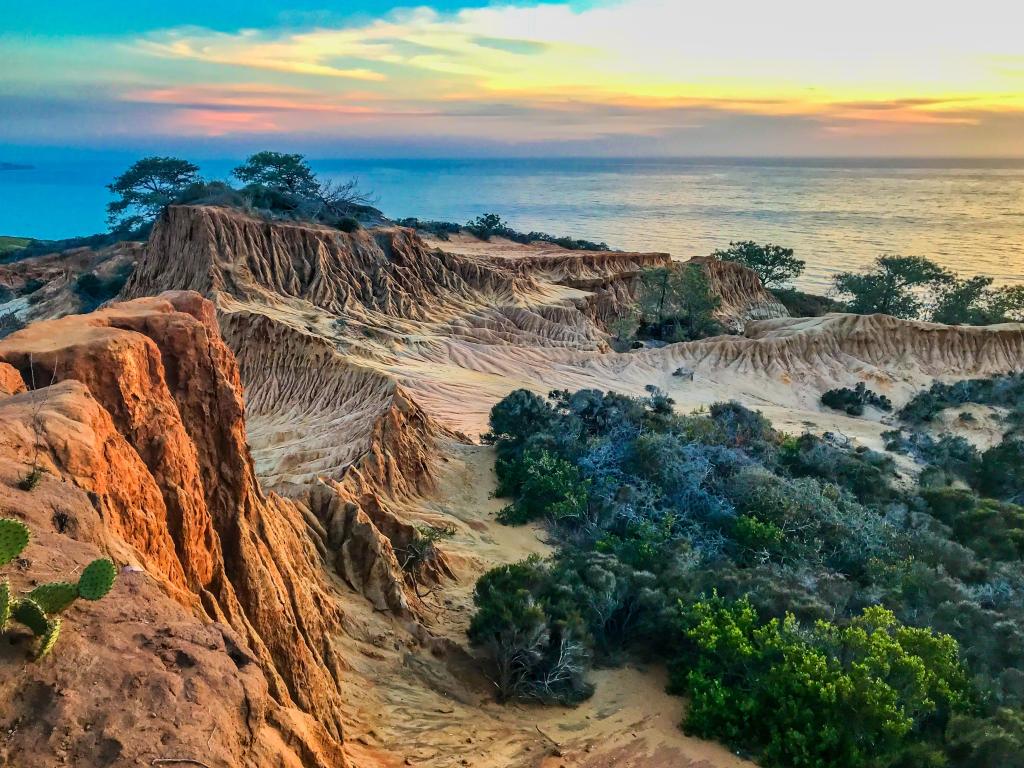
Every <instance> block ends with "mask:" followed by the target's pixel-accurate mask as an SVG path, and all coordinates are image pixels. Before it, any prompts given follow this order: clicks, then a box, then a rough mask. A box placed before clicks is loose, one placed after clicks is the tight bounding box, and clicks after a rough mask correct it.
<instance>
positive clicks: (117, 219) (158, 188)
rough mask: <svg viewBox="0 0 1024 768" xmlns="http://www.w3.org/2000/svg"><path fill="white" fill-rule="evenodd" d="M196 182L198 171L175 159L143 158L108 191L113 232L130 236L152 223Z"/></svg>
mask: <svg viewBox="0 0 1024 768" xmlns="http://www.w3.org/2000/svg"><path fill="white" fill-rule="evenodd" d="M198 181H199V167H198V166H196V165H193V164H192V163H190V162H188V161H187V160H181V159H180V158H177V157H144V158H142V159H141V160H139V161H138V162H136V163H135V164H134V165H132V167H131V168H129V169H128V170H127V171H125V172H124V173H122V174H121V175H120V176H118V177H117V178H116V179H114V180H113V181H112V182H111V183H110V184H108V185H107V189H109V190H110V191H111V192H113V193H114V194H115V195H116V196H117V199H116V200H113V201H111V202H110V203H108V204H107V222H108V224H109V225H110V229H111V231H112V232H131V231H133V230H136V229H139V228H140V227H142V226H144V225H146V224H149V223H151V222H152V221H153V220H154V219H156V217H157V216H159V215H160V213H161V212H162V211H163V209H164V208H166V207H167V206H168V205H170V204H171V203H173V202H174V200H175V198H177V197H178V196H179V195H180V194H181V193H182V192H184V191H185V190H186V189H188V187H190V186H191V185H193V184H195V183H197V182H198Z"/></svg>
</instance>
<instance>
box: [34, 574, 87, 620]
mask: <svg viewBox="0 0 1024 768" xmlns="http://www.w3.org/2000/svg"><path fill="white" fill-rule="evenodd" d="M28 596H29V599H30V600H33V601H35V603H36V604H37V605H38V606H39V607H40V608H42V609H43V611H44V612H45V613H60V612H62V611H63V610H64V609H65V608H67V607H68V606H69V605H71V604H72V603H73V602H75V600H76V599H77V598H78V587H76V586H75V585H74V584H69V583H68V582H66V581H57V582H53V583H51V584H40V585H39V586H38V587H36V588H35V589H33V590H32V591H31V592H29V593H28Z"/></svg>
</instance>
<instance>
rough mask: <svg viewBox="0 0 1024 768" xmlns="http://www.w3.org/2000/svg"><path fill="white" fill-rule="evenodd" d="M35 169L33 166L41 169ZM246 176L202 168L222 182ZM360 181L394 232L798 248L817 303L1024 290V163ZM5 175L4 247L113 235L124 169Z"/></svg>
mask: <svg viewBox="0 0 1024 768" xmlns="http://www.w3.org/2000/svg"><path fill="white" fill-rule="evenodd" d="M18 159H19V160H22V159H24V160H25V161H26V162H32V160H31V158H20V157H19V158H18ZM233 164H234V163H233V162H231V161H227V160H225V161H210V162H205V163H201V165H202V166H203V171H204V173H206V174H207V175H208V176H210V177H213V178H223V177H226V175H227V173H228V172H229V169H230V168H231V167H232V165H233ZM312 164H313V166H314V168H315V169H316V170H317V171H318V172H320V173H322V174H325V175H328V176H336V177H338V178H348V177H351V176H355V177H357V178H358V179H359V180H360V181H361V183H362V186H363V187H364V189H366V190H370V191H372V192H373V193H374V195H375V197H376V198H377V205H378V207H380V208H381V209H382V210H383V211H384V213H385V214H387V215H389V216H392V217H403V216H417V217H420V218H431V219H444V220H450V221H460V222H462V221H466V220H467V219H470V218H472V217H475V216H477V215H478V214H481V213H486V212H491V211H494V212H497V213H500V214H501V215H502V216H504V217H505V218H506V219H508V220H509V221H510V222H511V224H512V225H513V226H514V227H516V228H517V229H521V230H541V231H546V232H549V233H551V234H556V235H561V234H571V235H574V236H578V237H585V238H588V239H591V240H603V241H605V242H607V243H608V244H609V245H611V246H613V247H616V248H622V249H629V250H659V251H669V252H671V253H673V254H674V255H676V256H678V257H683V258H687V257H689V256H693V255H700V254H707V253H709V252H710V251H712V250H714V249H715V248H720V247H724V246H726V245H727V244H728V243H729V241H730V240H739V239H750V240H757V241H760V242H765V241H770V242H774V243H778V244H782V245H787V246H790V247H792V248H795V249H796V251H797V255H798V256H800V257H801V258H803V259H805V260H806V261H807V264H808V268H807V273H806V274H805V276H804V278H803V279H802V280H801V281H800V283H801V285H802V287H805V288H816V289H823V288H824V287H825V286H827V284H828V283H829V281H830V278H831V276H832V275H833V274H834V273H836V272H838V271H843V270H848V269H857V268H860V267H862V266H864V265H866V264H867V263H868V262H870V261H871V260H872V259H873V258H875V257H876V256H877V255H879V254H881V253H902V254H915V255H923V256H928V257H930V258H932V259H934V260H935V261H937V262H939V263H941V264H943V265H946V266H948V267H950V268H952V269H954V270H956V271H958V272H961V273H963V274H976V273H982V274H988V275H991V276H993V277H995V278H996V279H997V280H998V281H999V282H1009V283H1017V282H1024V160H1020V161H897V160H866V161H852V160H841V161H837V160H740V159H728V160H704V159H701V160H697V159H685V160H604V159H601V160H566V159H554V160H376V161H371V160H358V161H343V160H321V161H314V162H313V163H312ZM35 165H36V167H35V168H34V169H32V170H27V171H4V172H0V234H16V235H27V236H36V237H47V238H58V237H70V236H74V235H80V234H85V233H91V232H96V231H101V230H102V229H103V206H104V204H105V203H106V202H107V199H108V196H107V193H106V190H105V189H104V188H103V185H104V184H105V183H107V182H108V181H109V180H110V179H111V178H112V177H113V176H114V175H116V174H117V173H118V172H120V171H121V170H123V168H124V167H125V163H124V162H123V161H121V162H119V163H114V162H111V161H98V160H88V161H82V162H78V163H74V162H72V163H68V162H62V163H60V164H56V163H48V162H39V163H36V164H35Z"/></svg>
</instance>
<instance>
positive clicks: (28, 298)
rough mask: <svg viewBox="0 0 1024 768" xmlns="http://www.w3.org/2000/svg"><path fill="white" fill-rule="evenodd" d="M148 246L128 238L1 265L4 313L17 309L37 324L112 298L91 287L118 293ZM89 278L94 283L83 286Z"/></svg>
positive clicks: (1, 309)
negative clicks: (97, 294)
mask: <svg viewBox="0 0 1024 768" xmlns="http://www.w3.org/2000/svg"><path fill="white" fill-rule="evenodd" d="M144 245H145V244H144V243H138V242H132V241H126V242H121V243H115V244H113V245H108V246H104V247H102V248H89V247H80V248H72V249H70V250H65V251H59V252H55V253H48V254H40V255H38V256H30V257H28V258H25V259H20V260H18V261H13V262H10V263H7V264H0V315H4V314H6V313H7V312H11V311H13V312H14V313H16V314H17V315H18V316H19V317H20V318H21V319H23V320H25V321H26V322H31V321H33V320H45V319H51V318H54V317H61V316H63V315H67V314H71V313H73V312H87V311H89V310H90V309H92V308H93V307H95V306H96V304H98V303H99V302H100V301H103V300H104V298H109V296H106V297H103V296H99V297H97V296H93V295H90V293H89V291H90V290H97V291H100V292H101V293H102V292H104V291H107V290H110V291H112V293H111V295H113V294H116V293H117V291H118V289H119V286H120V285H121V284H123V283H124V281H125V279H126V277H127V275H128V274H129V273H130V272H131V271H132V269H133V268H134V265H135V263H136V261H138V259H139V258H140V257H141V255H142V252H143V248H144ZM87 275H91V277H89V278H87V277H86V276H87ZM83 279H84V280H91V281H92V284H91V285H89V283H86V284H85V285H84V287H83V286H82V284H81V282H80V281H82V280H83ZM5 297H9V298H5Z"/></svg>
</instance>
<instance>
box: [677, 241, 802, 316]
mask: <svg viewBox="0 0 1024 768" xmlns="http://www.w3.org/2000/svg"><path fill="white" fill-rule="evenodd" d="M688 263H690V264H700V265H701V266H702V267H703V268H704V271H705V272H706V273H707V275H708V280H709V282H710V288H711V293H712V294H714V295H715V296H718V297H719V298H720V299H721V302H722V303H721V304H719V306H718V309H717V310H716V313H715V314H716V315H717V317H718V320H719V322H721V323H723V324H724V325H725V326H726V327H728V328H730V329H732V330H734V331H737V332H741V331H743V328H744V327H745V326H746V324H747V323H748V322H751V321H753V320H771V319H775V318H779V317H789V312H788V311H787V310H786V308H785V307H784V306H782V304H781V303H780V302H779V300H778V299H776V298H775V297H774V296H772V295H771V294H770V293H769V292H768V291H766V290H765V288H764V286H763V285H762V284H761V279H760V278H759V277H758V276H757V273H756V272H754V270H752V269H749V268H747V267H744V266H743V265H742V264H737V263H736V262H734V261H724V260H722V259H713V258H711V257H700V258H695V259H690V261H689V262H688Z"/></svg>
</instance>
